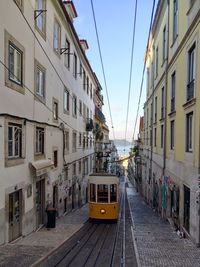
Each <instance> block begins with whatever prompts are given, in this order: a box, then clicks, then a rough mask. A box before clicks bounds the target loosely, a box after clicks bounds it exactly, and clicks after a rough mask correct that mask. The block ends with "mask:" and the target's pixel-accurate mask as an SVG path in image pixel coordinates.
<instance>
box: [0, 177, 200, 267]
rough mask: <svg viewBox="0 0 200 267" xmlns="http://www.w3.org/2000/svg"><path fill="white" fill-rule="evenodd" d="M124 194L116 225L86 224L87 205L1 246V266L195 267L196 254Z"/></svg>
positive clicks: (131, 192)
mask: <svg viewBox="0 0 200 267" xmlns="http://www.w3.org/2000/svg"><path fill="white" fill-rule="evenodd" d="M126 193H127V198H126V199H123V197H122V202H121V210H120V214H119V222H118V224H115V223H109V224H105V223H101V224H98V223H90V222H89V221H88V218H87V212H88V210H87V205H86V206H84V207H83V208H82V209H77V210H76V211H74V212H72V213H70V214H68V215H66V216H65V217H62V218H58V219H57V224H56V228H55V229H51V230H50V231H48V230H46V229H45V228H42V229H40V230H39V231H37V232H35V233H32V234H31V235H29V236H27V237H24V238H22V239H19V240H17V241H16V242H15V243H14V244H7V245H4V246H1V254H0V266H18V267H22V266H24V267H25V266H77V267H79V266H80V267H81V266H104V267H107V266H148V267H151V266H152V267H155V266H163V267H165V266H170V267H171V266H187V267H188V266H189V267H193V266H195V267H196V266H200V250H199V248H197V247H196V246H195V245H194V244H193V243H192V242H191V241H190V240H189V239H181V238H180V237H179V236H178V235H177V233H176V232H175V231H174V230H173V229H172V227H171V226H170V224H169V223H168V221H166V220H163V219H161V218H160V217H159V216H158V214H157V213H155V212H154V211H153V210H152V209H151V208H150V207H149V206H148V205H147V204H146V203H145V202H144V201H143V199H142V198H141V196H139V194H138V193H137V192H136V191H135V188H134V187H133V186H132V184H131V183H130V182H129V181H128V182H126ZM124 205H125V210H124ZM129 208H130V209H131V213H130V209H129ZM124 215H125V217H124ZM124 227H125V228H124ZM124 229H125V232H124ZM61 236H62V237H63V239H61Z"/></svg>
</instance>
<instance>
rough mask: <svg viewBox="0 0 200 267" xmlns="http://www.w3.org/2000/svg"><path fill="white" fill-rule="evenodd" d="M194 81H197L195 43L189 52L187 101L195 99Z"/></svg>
mask: <svg viewBox="0 0 200 267" xmlns="http://www.w3.org/2000/svg"><path fill="white" fill-rule="evenodd" d="M194 80H195V43H194V44H193V46H192V47H191V48H190V50H189V52H188V84H187V101H189V100H191V99H192V98H193V97H194Z"/></svg>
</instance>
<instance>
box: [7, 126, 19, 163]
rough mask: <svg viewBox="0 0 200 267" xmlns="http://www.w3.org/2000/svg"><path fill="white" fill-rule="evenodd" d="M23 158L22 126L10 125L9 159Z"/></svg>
mask: <svg viewBox="0 0 200 267" xmlns="http://www.w3.org/2000/svg"><path fill="white" fill-rule="evenodd" d="M21 157H22V125H20V124H13V123H8V158H9V159H13V158H21Z"/></svg>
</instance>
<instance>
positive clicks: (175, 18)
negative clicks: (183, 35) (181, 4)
mask: <svg viewBox="0 0 200 267" xmlns="http://www.w3.org/2000/svg"><path fill="white" fill-rule="evenodd" d="M177 31H178V0H174V6H173V41H175V39H176V36H177Z"/></svg>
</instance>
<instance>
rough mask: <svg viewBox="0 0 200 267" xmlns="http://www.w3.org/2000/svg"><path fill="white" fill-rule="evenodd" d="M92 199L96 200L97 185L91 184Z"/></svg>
mask: <svg viewBox="0 0 200 267" xmlns="http://www.w3.org/2000/svg"><path fill="white" fill-rule="evenodd" d="M90 201H92V202H96V185H95V184H90Z"/></svg>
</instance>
